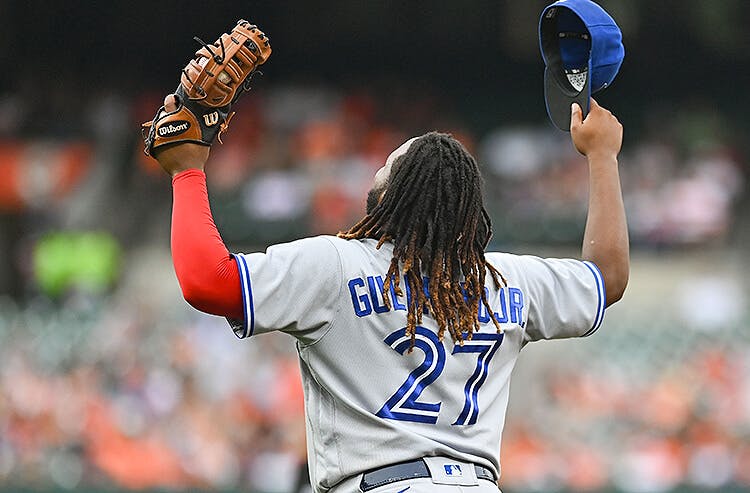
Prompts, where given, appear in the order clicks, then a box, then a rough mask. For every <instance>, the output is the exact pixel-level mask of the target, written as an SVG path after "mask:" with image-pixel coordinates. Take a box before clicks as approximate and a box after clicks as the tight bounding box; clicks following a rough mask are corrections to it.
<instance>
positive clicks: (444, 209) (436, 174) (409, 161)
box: [339, 132, 507, 347]
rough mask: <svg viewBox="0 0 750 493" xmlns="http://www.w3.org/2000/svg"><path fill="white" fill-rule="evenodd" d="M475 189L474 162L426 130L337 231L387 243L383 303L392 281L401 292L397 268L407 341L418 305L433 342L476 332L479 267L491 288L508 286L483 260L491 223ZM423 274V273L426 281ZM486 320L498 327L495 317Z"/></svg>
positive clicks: (481, 295) (481, 297)
mask: <svg viewBox="0 0 750 493" xmlns="http://www.w3.org/2000/svg"><path fill="white" fill-rule="evenodd" d="M481 187H482V178H481V175H480V172H479V167H478V166H477V163H476V161H475V160H474V158H473V157H472V156H471V154H469V152H468V151H467V150H466V149H465V148H464V146H463V145H461V143H460V142H458V141H457V140H456V139H454V138H453V137H452V136H450V135H448V134H443V133H437V132H430V133H428V134H425V135H423V136H422V137H419V138H418V139H416V140H415V141H414V142H412V144H411V145H410V146H409V149H408V151H407V152H406V153H405V154H403V155H402V156H400V157H399V158H398V159H397V160H396V161H395V162H394V163H393V165H392V169H391V173H390V176H389V178H388V181H387V186H386V188H385V193H384V194H383V197H382V199H381V200H380V202H379V203H378V204H377V205H376V206H375V207H374V208H373V209H372V210H370V211H368V213H367V214H366V215H365V217H363V218H362V219H361V220H360V221H359V222H358V223H357V224H355V225H354V226H353V227H352V228H351V229H349V230H348V231H345V232H341V233H339V237H341V238H345V239H363V238H371V239H375V240H378V244H377V248H380V247H381V246H382V245H383V243H385V242H387V241H390V242H392V243H393V257H392V258H391V263H390V267H389V268H388V273H387V275H386V280H385V284H384V286H383V302H384V303H385V305H386V306H387V307H388V308H389V309H390V308H391V304H390V299H389V297H388V296H387V295H386V293H387V292H388V291H389V290H390V288H391V284H393V286H394V288H395V292H396V294H397V295H398V296H401V295H402V291H401V287H400V285H399V284H400V281H399V278H400V276H399V266H401V272H402V274H403V276H404V278H405V279H406V282H407V283H408V286H407V287H408V288H410V291H411V293H412V296H411V297H410V299H409V306H408V314H407V326H406V333H407V334H408V335H410V336H411V344H412V347H413V346H414V341H415V337H416V326H417V325H419V324H421V323H422V314H423V313H424V311H425V308H427V309H429V310H430V313H432V315H433V317H434V318H435V320H436V321H437V324H438V338H439V339H440V340H443V338H444V336H445V332H446V331H447V332H448V333H449V334H450V335H451V337H452V338H453V340H454V341H455V342H456V343H458V344H463V341H464V340H471V338H472V335H473V333H474V332H475V331H478V330H479V320H478V309H479V303H480V302H481V303H482V304H483V305H484V306H485V307H486V308H487V310H488V312H489V313H490V314H492V313H493V311H492V310H491V309H490V306H489V303H488V301H487V297H486V296H485V292H484V281H485V274H486V272H488V271H489V273H490V275H491V276H492V280H493V281H494V283H495V286H496V287H499V286H500V281H499V279H502V282H503V284H506V285H507V283H506V281H505V278H503V276H502V274H501V273H500V272H499V271H498V270H497V269H495V267H493V266H492V265H491V264H489V263H488V262H487V261H486V260H485V258H484V249H485V247H486V246H487V243H488V242H489V239H490V236H491V235H492V224H491V222H490V218H489V216H488V215H487V211H486V210H485V208H484V205H483V203H482V190H481ZM422 274H425V275H427V276H428V277H429V283H428V286H424V283H423V278H422ZM462 278H463V279H462ZM498 278H499V279H498ZM425 288H427V289H425ZM490 318H491V319H492V322H493V323H494V324H495V327H496V329H497V331H498V332H500V331H501V329H500V326H499V325H498V322H497V320H495V317H494V316H491V317H490Z"/></svg>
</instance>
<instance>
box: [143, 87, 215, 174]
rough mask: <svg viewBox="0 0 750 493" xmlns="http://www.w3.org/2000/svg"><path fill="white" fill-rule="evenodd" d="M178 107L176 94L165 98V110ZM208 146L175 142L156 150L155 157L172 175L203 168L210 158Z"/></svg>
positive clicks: (169, 110) (172, 109)
mask: <svg viewBox="0 0 750 493" xmlns="http://www.w3.org/2000/svg"><path fill="white" fill-rule="evenodd" d="M176 109H177V100H176V98H175V95H174V94H170V95H168V96H167V97H166V98H164V111H165V112H167V113H169V112H172V111H175V110H176ZM210 149H211V148H210V147H208V146H204V145H200V144H193V143H192V142H182V143H179V144H173V145H171V146H166V147H163V148H161V149H158V150H155V151H154V157H155V158H156V160H157V161H159V165H160V166H161V167H162V169H163V170H164V171H166V172H167V174H169V175H170V176H174V175H176V174H177V173H179V172H181V171H185V170H188V169H199V170H203V169H204V168H205V166H206V161H207V160H208V153H209V150H210Z"/></svg>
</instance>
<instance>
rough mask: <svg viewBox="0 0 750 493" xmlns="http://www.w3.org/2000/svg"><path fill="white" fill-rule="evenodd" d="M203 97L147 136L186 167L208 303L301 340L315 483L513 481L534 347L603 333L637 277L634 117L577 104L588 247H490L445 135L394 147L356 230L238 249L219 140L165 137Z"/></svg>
mask: <svg viewBox="0 0 750 493" xmlns="http://www.w3.org/2000/svg"><path fill="white" fill-rule="evenodd" d="M181 91H182V92H181ZM190 104H191V103H190V101H187V100H186V96H185V92H184V88H182V86H181V89H178V92H177V94H175V95H169V96H167V98H166V100H165V104H164V107H163V108H162V109H161V110H160V111H159V112H158V113H157V116H156V118H155V119H154V122H152V124H151V125H150V126H149V128H150V130H151V131H152V135H151V136H152V137H153V135H154V134H155V135H157V137H156V139H157V140H156V141H154V140H153V139H152V141H151V142H149V141H148V139H147V152H149V153H150V154H151V155H154V156H155V157H156V159H158V161H159V163H160V164H161V166H162V167H163V168H164V170H165V171H167V173H169V174H170V175H171V176H172V183H173V201H174V207H173V216H172V255H173V260H174V266H175V270H176V273H177V277H178V279H179V282H180V286H181V288H182V292H183V295H184V297H185V299H186V300H187V301H188V302H189V303H190V304H191V305H193V306H194V307H196V308H198V309H199V310H202V311H204V312H207V313H212V314H216V315H221V316H224V317H227V318H228V319H229V321H230V324H231V326H232V328H233V330H234V332H235V334H236V335H237V336H238V337H240V338H245V337H250V336H257V335H260V334H263V333H265V332H271V331H282V332H285V333H287V334H289V335H291V336H293V337H294V339H295V340H296V346H297V351H298V353H299V360H300V367H301V372H302V381H303V387H304V394H305V411H306V428H307V446H308V461H309V469H310V476H311V481H312V485H313V488H314V490H315V491H316V492H335V493H343V492H347V493H349V492H374V493H375V492H376V493H381V492H389V493H390V492H392V493H404V492H409V493H422V492H424V493H426V492H430V493H435V492H437V493H440V492H445V493H448V492H459V491H462V492H476V493H481V492H492V491H495V492H497V491H498V486H497V481H498V479H499V477H500V464H499V456H500V438H501V434H502V429H503V422H504V418H505V412H506V407H507V404H508V390H509V383H510V375H511V371H512V369H513V366H514V365H515V362H516V359H517V357H518V354H519V352H520V351H521V349H522V348H523V347H524V346H525V345H526V344H528V343H529V342H532V341H537V340H542V339H554V338H564V337H579V336H586V335H589V334H591V333H593V332H594V331H596V330H597V329H598V328H599V326H600V325H601V323H602V319H603V316H604V310H605V308H606V307H607V306H608V305H610V304H612V303H614V302H616V301H617V300H619V299H620V297H621V296H622V294H623V292H624V290H625V287H626V284H627V279H628V272H629V253H628V250H629V248H628V234H627V228H626V219H625V212H624V208H623V201H622V196H621V191H620V182H619V175H618V163H617V156H618V153H619V151H620V146H621V142H622V127H621V125H620V124H619V122H618V121H617V119H616V118H615V117H614V116H613V115H612V114H611V113H610V112H609V111H607V110H606V109H604V108H602V107H600V106H599V105H597V104H596V102H595V101H593V100H591V102H590V109H589V113H588V115H587V117H586V118H585V119H584V118H583V115H582V110H581V108H580V106H578V105H574V106H573V108H572V110H571V112H572V117H571V121H570V130H571V136H572V141H573V144H574V145H575V147H576V149H577V150H578V151H579V152H581V153H582V154H583V155H585V156H586V157H587V159H588V166H589V180H590V199H589V211H588V220H587V223H586V231H585V235H584V240H583V251H582V256H581V259H580V260H578V259H543V258H538V257H533V256H517V255H511V254H507V253H501V252H485V248H486V246H487V244H488V242H489V239H490V236H491V233H492V228H491V221H490V218H489V217H488V215H487V212H486V211H485V208H484V205H483V202H482V193H481V182H482V180H481V176H480V171H479V168H478V166H477V163H476V161H475V160H474V158H473V157H472V156H471V154H470V153H469V152H468V151H467V150H466V149H465V148H464V147H463V146H462V145H461V143H460V142H458V141H457V140H455V139H454V138H452V137H451V136H449V135H446V134H441V133H435V132H431V133H428V134H425V135H422V136H419V137H415V138H412V139H409V140H408V141H407V142H405V143H404V144H403V145H401V146H400V147H399V148H397V149H396V150H394V151H393V152H392V153H391V155H390V156H389V157H388V159H387V160H386V162H385V164H384V166H383V167H382V168H381V169H380V170H379V171H378V172H377V174H376V175H375V177H374V180H373V186H372V190H371V191H370V193H369V194H368V197H367V212H366V214H365V216H364V217H363V218H362V220H361V221H359V222H358V223H357V224H356V225H354V226H352V227H351V228H350V229H349V230H347V231H345V232H342V233H340V234H339V235H338V236H318V237H312V238H305V239H301V240H298V241H294V242H291V243H287V244H281V245H274V246H271V247H269V248H268V249H267V250H266V252H257V253H249V254H240V253H235V254H230V253H229V251H228V250H227V249H226V247H225V246H224V244H223V242H222V240H221V237H220V235H219V232H218V231H217V229H216V226H215V225H214V221H213V219H212V216H211V210H210V207H209V200H208V194H207V191H206V181H205V174H204V167H205V163H206V161H207V158H208V154H209V148H210V147H209V145H210V142H211V140H210V139H208V142H204V141H203V140H201V139H200V138H197V140H196V141H192V142H191V141H177V142H170V143H169V144H170V145H163V146H161V145H158V144H159V142H158V136H159V135H160V134H162V133H164V134H165V135H166V136H167V137H169V135H167V134H169V133H170V132H172V130H169V129H170V128H175V127H179V126H180V125H183V124H182V123H176V122H177V121H182V120H184V121H188V122H198V123H199V124H200V121H201V117H200V116H201V114H199V115H198V117H197V118H194V119H193V120H189V119H187V118H181V119H180V120H175V119H174V118H172V117H171V116H170V115H176V114H180V113H181V112H183V111H185V110H186V108H187V109H188V110H190V109H191V108H190V106H189V105H190ZM192 110H193V111H198V112H203V113H202V114H206V112H208V111H211V109H210V108H197V107H196V106H193V107H192ZM227 113H228V111H227V112H224V113H222V114H221V118H224V115H226V114H227ZM165 119H166V120H165ZM165 121H166V123H165ZM221 121H222V122H223V121H224V120H223V119H222V120H221ZM184 127H185V126H184V125H183V128H184ZM187 127H188V128H189V127H190V125H188V126H187ZM163 128H166V129H167V130H166V131H164V132H162V131H161V130H159V129H163ZM204 130H205V129H204ZM178 131H182V130H174V132H178ZM196 135H198V137H200V134H196ZM204 135H205V134H204ZM197 141H200V143H196V142H197ZM154 142H156V144H157V145H155V144H154ZM228 378H243V379H244V378H252V375H231V376H228Z"/></svg>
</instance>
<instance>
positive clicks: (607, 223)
mask: <svg viewBox="0 0 750 493" xmlns="http://www.w3.org/2000/svg"><path fill="white" fill-rule="evenodd" d="M589 187H590V189H589V211H588V218H587V220H586V231H585V233H584V236H583V248H582V256H583V258H584V260H590V261H592V262H594V263H595V264H596V265H597V266H598V267H599V270H600V271H601V273H602V277H603V278H604V285H605V287H606V290H607V305H611V304H612V303H614V302H616V301H618V300H619V299H620V298H621V297H622V295H623V293H624V292H625V287H626V286H627V283H628V276H629V273H630V245H629V240H628V227H627V220H626V217H625V206H624V204H623V200H622V190H621V187H620V175H619V172H618V168H617V158H616V157H615V156H607V157H595V156H592V157H590V158H589Z"/></svg>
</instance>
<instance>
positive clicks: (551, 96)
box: [544, 67, 591, 132]
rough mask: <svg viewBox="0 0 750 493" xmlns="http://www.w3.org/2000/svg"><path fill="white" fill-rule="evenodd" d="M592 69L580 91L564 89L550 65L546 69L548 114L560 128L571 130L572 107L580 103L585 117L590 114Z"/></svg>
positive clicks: (545, 88)
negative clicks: (551, 70)
mask: <svg viewBox="0 0 750 493" xmlns="http://www.w3.org/2000/svg"><path fill="white" fill-rule="evenodd" d="M590 74H591V71H590V70H589V72H588V75H587V76H586V84H585V85H584V87H583V90H581V91H580V92H573V91H570V90H567V89H563V88H562V87H561V86H560V84H559V83H558V82H557V80H556V77H555V76H554V75H553V74H552V73H551V72H550V69H549V67H547V68H545V69H544V100H545V102H546V103H547V114H548V115H549V118H550V120H552V123H554V124H555V126H556V127H557V128H559V129H560V130H565V131H567V132H569V131H570V107H571V105H572V104H573V103H578V104H579V106H580V107H581V109H582V110H583V117H584V118H586V115H588V114H589V101H590V100H591V75H590Z"/></svg>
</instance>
